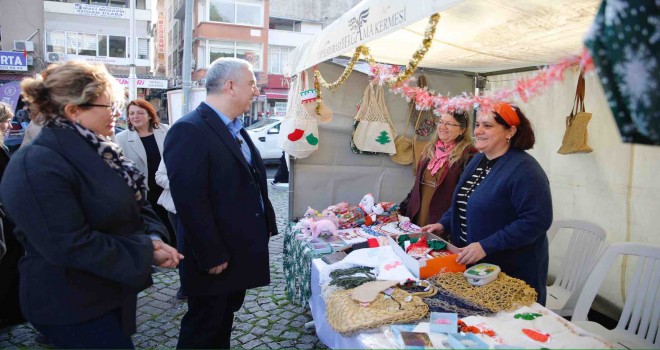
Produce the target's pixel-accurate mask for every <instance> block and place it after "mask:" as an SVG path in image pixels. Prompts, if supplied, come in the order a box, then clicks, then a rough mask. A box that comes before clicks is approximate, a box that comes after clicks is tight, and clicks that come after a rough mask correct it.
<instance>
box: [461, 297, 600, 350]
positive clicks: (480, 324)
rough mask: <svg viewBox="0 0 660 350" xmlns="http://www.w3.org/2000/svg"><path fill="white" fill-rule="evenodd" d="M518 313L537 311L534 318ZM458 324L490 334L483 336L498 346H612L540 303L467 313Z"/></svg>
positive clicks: (589, 347)
mask: <svg viewBox="0 0 660 350" xmlns="http://www.w3.org/2000/svg"><path fill="white" fill-rule="evenodd" d="M519 315H534V317H533V319H528V318H524V317H517V316H519ZM537 315H538V316H537ZM461 324H462V325H461ZM459 325H461V330H462V331H464V332H472V333H477V334H483V335H486V336H487V337H483V339H484V340H485V341H486V342H488V343H489V344H491V345H495V346H496V348H497V347H498V346H500V345H502V346H504V345H508V346H509V347H515V348H516V349H521V348H549V349H559V348H569V349H606V348H612V347H613V346H612V344H610V343H609V342H607V341H606V340H605V339H602V338H600V337H598V336H596V335H593V334H590V333H587V332H585V331H584V330H582V329H580V328H578V327H577V326H575V325H574V324H572V323H570V322H569V321H567V320H565V319H563V318H562V317H559V316H557V315H556V314H554V313H553V312H552V311H550V310H548V309H545V308H543V307H541V306H540V305H538V304H533V305H532V306H530V307H527V306H524V307H521V308H519V309H517V310H514V311H513V312H509V313H505V312H500V313H497V314H495V315H492V316H490V317H483V316H468V317H465V318H463V319H462V320H459Z"/></svg>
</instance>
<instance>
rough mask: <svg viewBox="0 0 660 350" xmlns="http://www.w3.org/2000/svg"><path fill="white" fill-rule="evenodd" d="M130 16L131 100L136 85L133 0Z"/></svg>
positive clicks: (133, 1)
mask: <svg viewBox="0 0 660 350" xmlns="http://www.w3.org/2000/svg"><path fill="white" fill-rule="evenodd" d="M130 4H131V16H130V37H129V39H128V40H129V45H128V47H129V48H130V49H129V52H128V54H129V55H130V56H131V60H130V66H129V67H130V71H129V73H128V99H129V100H130V101H133V100H135V99H136V98H137V87H136V80H137V76H136V75H135V53H136V52H137V50H136V46H137V40H135V0H131V2H130Z"/></svg>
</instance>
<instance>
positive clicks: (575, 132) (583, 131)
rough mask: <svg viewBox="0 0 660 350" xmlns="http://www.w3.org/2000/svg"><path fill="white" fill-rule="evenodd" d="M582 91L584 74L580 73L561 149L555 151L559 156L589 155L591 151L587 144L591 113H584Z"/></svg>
mask: <svg viewBox="0 0 660 350" xmlns="http://www.w3.org/2000/svg"><path fill="white" fill-rule="evenodd" d="M584 91H585V81H584V72H583V71H580V76H579V77H578V84H577V89H576V91H575V101H574V102H573V109H572V110H571V114H570V115H569V116H568V117H566V132H565V133H564V138H563V139H562V141H561V147H560V148H559V150H558V151H557V153H559V154H572V153H591V152H592V151H593V149H592V148H591V147H589V144H588V143H587V139H588V130H587V125H588V124H589V121H590V120H591V113H588V112H585V111H584Z"/></svg>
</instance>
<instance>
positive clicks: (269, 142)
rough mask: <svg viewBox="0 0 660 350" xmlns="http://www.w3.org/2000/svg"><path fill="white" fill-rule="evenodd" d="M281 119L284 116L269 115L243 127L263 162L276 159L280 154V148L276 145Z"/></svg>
mask: <svg viewBox="0 0 660 350" xmlns="http://www.w3.org/2000/svg"><path fill="white" fill-rule="evenodd" d="M282 119H284V118H283V117H270V118H267V119H263V120H260V121H258V122H256V123H254V124H252V125H250V126H248V127H246V128H245V130H247V132H248V134H249V135H250V138H251V139H252V142H254V145H255V146H256V147H257V149H258V150H259V153H260V154H261V158H263V160H264V162H274V161H278V160H279V159H280V157H281V156H282V149H281V148H279V147H277V139H278V138H279V137H280V126H281V125H282Z"/></svg>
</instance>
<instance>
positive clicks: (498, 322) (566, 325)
mask: <svg viewBox="0 0 660 350" xmlns="http://www.w3.org/2000/svg"><path fill="white" fill-rule="evenodd" d="M325 266H327V265H326V263H325V262H323V261H322V260H321V259H314V260H312V270H311V278H310V282H311V290H312V296H311V298H310V300H309V306H310V308H311V310H312V316H313V317H314V325H315V327H316V334H317V336H318V337H319V339H321V341H322V342H323V343H324V344H325V345H326V346H328V347H329V348H331V349H377V348H381V349H382V348H397V347H398V344H397V343H396V342H395V341H394V339H393V338H392V337H388V336H387V335H386V334H385V333H384V332H383V331H381V330H380V329H373V330H366V331H363V332H359V333H355V334H353V335H351V336H343V335H342V334H340V333H337V332H336V331H335V330H334V329H332V327H330V324H328V321H327V319H326V317H325V313H326V305H325V302H324V301H323V298H322V297H321V286H320V285H319V271H320V269H322V268H323V267H325ZM530 311H533V312H539V313H542V314H543V315H544V316H546V317H543V319H544V320H543V321H542V322H540V321H536V322H535V321H524V320H514V318H513V315H514V314H516V313H522V312H530ZM539 319H540V318H539ZM464 321H465V322H466V323H468V324H471V323H475V324H478V323H480V324H486V325H487V326H488V327H490V328H491V329H493V330H494V331H495V332H496V334H497V335H498V336H497V337H496V338H489V337H487V336H482V335H480V337H481V338H482V339H484V341H486V342H487V343H489V344H490V345H491V348H492V347H493V346H494V345H495V344H497V342H498V341H499V342H504V343H506V344H508V345H515V347H517V348H537V349H538V348H542V347H543V348H573V349H575V348H582V349H585V348H598V349H603V348H612V345H611V344H610V343H608V342H607V341H606V340H604V339H602V338H600V337H598V336H595V335H592V334H590V333H588V332H586V331H584V330H583V329H581V328H579V327H578V326H576V325H574V324H572V323H570V322H568V321H566V320H565V319H563V318H562V317H561V316H559V315H557V314H555V313H554V312H552V311H550V310H549V309H546V308H544V307H543V306H541V305H539V304H537V303H534V304H533V305H532V306H530V307H524V308H521V309H518V310H516V311H513V312H500V313H498V314H496V315H494V316H492V317H477V316H470V317H467V318H465V319H464ZM525 322H527V323H525ZM521 325H523V326H525V327H530V328H536V329H539V330H542V331H545V332H547V333H549V334H552V335H553V336H552V337H551V339H550V340H549V341H548V343H540V342H535V341H533V340H531V339H529V338H527V337H526V336H525V335H524V334H522V332H521ZM528 325H529V326H528ZM418 327H419V329H418V331H425V330H428V322H421V323H420V325H419V326H418ZM444 338H446V336H444V335H435V334H433V336H432V338H431V340H432V341H433V343H434V345H436V346H437V347H439V348H441V347H442V346H446V344H445V343H444Z"/></svg>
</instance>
